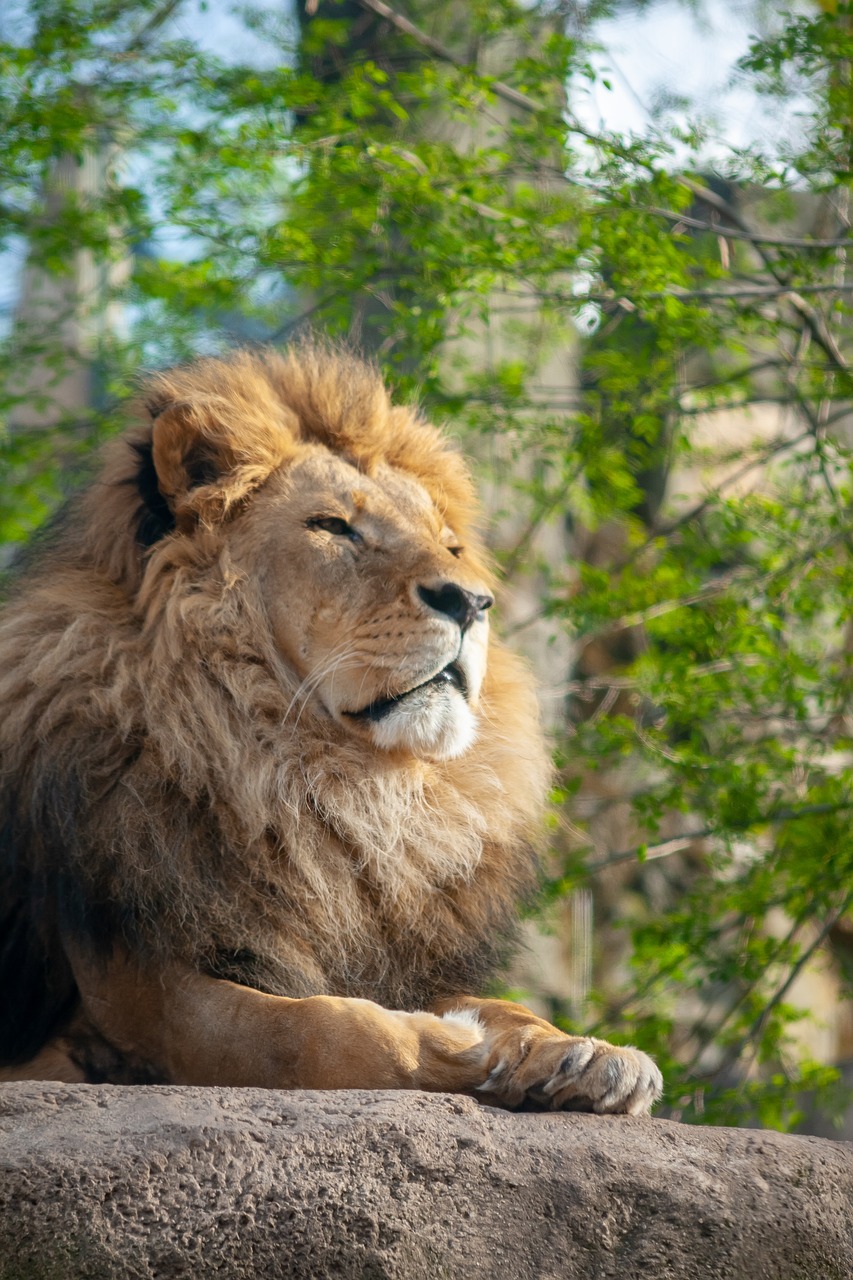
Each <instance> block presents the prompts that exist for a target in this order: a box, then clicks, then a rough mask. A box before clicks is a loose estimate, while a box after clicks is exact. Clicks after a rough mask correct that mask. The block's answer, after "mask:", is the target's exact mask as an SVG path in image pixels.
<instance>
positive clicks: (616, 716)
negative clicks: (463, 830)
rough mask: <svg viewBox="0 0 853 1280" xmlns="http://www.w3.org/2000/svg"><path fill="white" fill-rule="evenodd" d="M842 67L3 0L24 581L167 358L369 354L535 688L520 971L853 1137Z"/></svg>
mask: <svg viewBox="0 0 853 1280" xmlns="http://www.w3.org/2000/svg"><path fill="white" fill-rule="evenodd" d="M851 67H853V5H850V4H836V3H834V0H825V2H824V3H821V4H818V3H816V0H815V2H813V0H808V2H804V3H801V4H794V3H792V5H791V7H790V11H787V12H781V11H780V10H779V8H778V7H777V6H770V5H763V4H761V3H758V2H757V0H756V2H754V3H748V2H746V0H744V2H743V3H735V2H734V0H694V2H693V3H690V4H687V3H677V2H676V0H661V3H651V2H650V3H647V4H639V3H629V2H628V0H625V2H624V3H597V2H596V0H590V3H582V2H581V0H547V2H546V0H542V2H536V0H530V2H525V3H521V2H520V0H432V2H429V3H428V2H427V0H394V3H393V4H386V3H384V0H304V2H301V3H299V4H298V5H297V6H296V7H294V6H293V4H292V3H290V0H263V3H259V4H254V5H250V6H235V5H232V4H230V3H229V2H228V0H206V2H201V3H200V2H199V0H122V2H121V3H116V2H115V0H7V3H6V4H5V5H4V7H3V12H2V16H0V69H2V78H1V79H0V138H2V146H0V172H2V189H0V475H2V483H0V566H2V568H3V570H4V571H5V572H6V574H7V576H8V575H9V574H10V573H13V572H14V569H13V565H14V561H15V555H16V552H17V551H18V550H19V549H20V548H21V547H22V546H24V545H25V544H26V542H27V540H28V538H29V537H30V536H31V535H32V534H33V532H34V531H35V530H36V529H37V528H38V526H39V525H40V524H41V523H42V522H43V521H44V520H45V519H47V518H48V517H49V516H50V515H51V513H52V512H53V511H54V510H55V509H56V508H57V506H59V505H60V504H61V502H62V501H63V499H64V497H66V496H67V495H68V494H69V493H70V492H71V491H73V490H74V489H75V488H77V487H79V486H80V485H81V484H83V483H85V480H86V476H87V469H88V467H89V465H90V459H91V457H92V455H93V452H94V451H95V450H96V448H97V446H98V444H99V443H101V442H102V441H103V440H104V439H105V438H106V437H108V436H109V435H110V434H111V433H113V432H115V431H116V430H118V429H120V427H121V425H122V423H123V422H125V421H126V420H127V417H128V415H129V414H130V413H132V412H133V411H134V410H133V405H132V402H133V398H134V394H135V387H136V382H137V379H138V376H139V373H140V372H141V371H143V370H147V369H152V368H158V367H162V366H164V365H167V364H170V363H173V362H175V361H179V360H184V359H187V358H189V357H190V356H192V355H193V354H195V353H198V352H215V351H220V350H224V349H228V348H230V347H232V346H234V345H235V344H247V343H248V344H252V343H258V342H261V343H274V344H282V343H286V342H287V341H288V339H290V338H292V337H293V336H295V335H297V334H299V333H300V332H302V331H304V330H305V328H306V327H313V328H314V329H315V330H318V331H320V332H324V333H330V334H333V335H335V336H338V337H340V338H343V339H345V340H347V341H348V342H350V343H351V344H354V345H355V346H356V347H357V348H358V349H360V350H361V351H363V352H364V353H366V354H367V355H369V356H370V357H372V358H373V359H375V360H376V361H378V362H379V363H380V364H381V365H382V367H383V370H384V372H385V374H386V376H387V378H388V380H389V382H390V384H391V385H392V387H393V389H394V394H395V396H396V397H397V398H399V399H403V400H407V399H413V400H417V401H419V402H420V403H421V404H422V405H423V406H424V407H425V409H426V411H427V412H428V413H429V414H430V415H431V416H432V418H433V419H434V420H435V421H437V422H441V423H444V424H446V425H447V427H448V430H449V431H450V432H451V433H452V434H453V435H454V436H455V437H456V438H457V439H458V440H459V442H460V444H461V446H462V447H463V448H464V450H465V451H466V453H467V454H468V455H469V456H470V457H471V458H472V460H473V462H474V466H475V468H476V470H477V473H478V477H479V480H480V484H481V487H482V492H483V494H484V516H483V521H484V527H485V528H486V529H487V531H488V537H489V540H490V542H491V545H492V547H493V549H494V552H495V555H496V556H497V558H498V560H499V562H500V563H501V566H502V569H503V574H504V589H503V594H502V600H501V607H500V617H499V621H498V625H499V627H500V629H501V630H502V632H503V634H504V635H505V636H506V637H507V638H508V639H509V640H510V642H511V643H512V644H513V645H514V646H515V647H517V648H520V649H521V650H522V651H523V652H525V653H526V654H527V655H528V657H529V659H530V661H531V663H532V664H533V665H534V667H535V669H536V671H537V674H538V676H539V680H540V683H541V687H542V714H543V717H544V720H545V722H546V725H547V727H548V730H549V733H550V734H551V737H552V741H553V745H554V751H555V758H556V761H557V783H556V787H555V792H554V797H553V801H554V803H553V809H552V815H551V820H550V829H549V836H550V841H549V850H550V851H549V854H548V859H547V863H546V866H545V875H544V881H543V890H542V897H541V901H540V902H539V904H538V906H537V909H536V911H535V912H533V913H531V915H530V917H529V918H528V919H527V920H526V921H525V924H524V935H525V943H526V945H525V948H524V950H523V951H522V953H521V955H520V957H519V959H518V961H517V962H516V965H515V967H514V969H513V971H512V973H511V974H510V975H508V978H507V985H506V987H505V988H504V990H506V991H508V992H512V993H513V994H514V995H516V996H517V997H518V998H521V999H524V1000H525V1001H527V1002H528V1003H530V1004H531V1005H532V1006H533V1007H535V1008H536V1009H537V1010H538V1011H540V1012H542V1013H543V1014H545V1015H546V1016H548V1017H551V1018H552V1019H555V1020H556V1021H558V1022H559V1024H560V1025H562V1026H564V1027H565V1028H566V1029H575V1030H581V1029H583V1030H591V1031H594V1032H596V1033H597V1034H602V1035H607V1036H608V1037H610V1038H613V1039H616V1040H622V1041H626V1042H627V1041H630V1042H632V1043H635V1044H639V1045H641V1046H642V1047H644V1048H647V1049H649V1050H650V1051H651V1052H653V1053H654V1054H656V1056H657V1057H658V1060H659V1061H660V1062H661V1065H662V1067H663V1069H664V1075H665V1078H666V1080H667V1082H668V1090H667V1096H666V1099H665V1103H666V1111H665V1113H666V1114H670V1115H673V1116H675V1117H677V1118H680V1119H683V1120H690V1121H693V1122H710V1123H739V1124H758V1125H766V1126H773V1127H778V1128H788V1127H800V1128H805V1129H807V1130H808V1131H810V1132H821V1133H825V1134H827V1135H828V1136H838V1135H839V1134H841V1135H844V1134H846V1136H849V1137H853V1112H851V1107H850V1098H851V1094H850V1086H853V1017H852V1016H851V1004H850V981H851V977H853V835H851V830H853V773H851V764H853V702H851V698H852V697H853V681H851V675H853V622H851V616H850V615H851V611H850V601H851V598H853V522H852V521H851V469H850V461H851V453H850V449H851V444H853V419H852V418H851V400H853V376H851V369H850V360H851V358H853V342H851V326H850V304H851V296H853V274H851V271H850V269H849V267H848V256H849V252H850V249H851V248H853V231H851V216H853V211H852V210H851V208H850V187H851V179H852V178H853V71H851ZM839 1126H841V1127H840V1128H839Z"/></svg>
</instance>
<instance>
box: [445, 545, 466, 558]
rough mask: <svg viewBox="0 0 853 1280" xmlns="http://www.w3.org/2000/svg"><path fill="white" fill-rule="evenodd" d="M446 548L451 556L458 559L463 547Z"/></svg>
mask: <svg viewBox="0 0 853 1280" xmlns="http://www.w3.org/2000/svg"><path fill="white" fill-rule="evenodd" d="M447 550H448V551H449V552H450V554H451V555H452V556H456V559H457V560H458V559H459V557H460V556H461V555H462V552H463V551H464V550H465V548H464V547H448V548H447Z"/></svg>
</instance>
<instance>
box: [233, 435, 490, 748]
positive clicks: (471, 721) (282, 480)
mask: <svg viewBox="0 0 853 1280" xmlns="http://www.w3.org/2000/svg"><path fill="white" fill-rule="evenodd" d="M229 554H230V555H231V557H232V558H233V559H234V560H235V562H236V565H237V567H238V568H240V569H242V570H243V572H245V573H247V574H248V575H249V576H250V577H251V578H252V579H253V580H255V581H256V582H257V583H258V584H259V588H260V593H261V597H262V600H263V603H264V607H265V609H266V611H267V614H268V617H269V620H270V625H271V629H272V633H273V637H274V641H275V645H276V648H277V650H278V652H279V653H280V655H281V657H282V658H283V659H284V660H285V662H286V663H287V664H288V666H289V667H291V668H292V669H293V670H294V671H295V672H296V674H297V676H298V677H299V679H300V681H301V684H300V686H299V691H298V693H297V695H296V698H295V704H296V705H295V706H294V709H293V710H294V715H296V714H298V712H299V710H300V709H301V707H302V706H303V705H304V704H307V703H309V702H311V701H313V702H315V703H316V704H319V706H320V707H322V708H323V709H324V710H325V711H326V712H327V713H328V714H329V715H330V716H332V717H333V718H334V719H335V720H336V721H337V722H338V724H340V725H341V726H343V727H344V728H345V730H346V731H347V732H349V733H352V734H354V735H358V736H360V737H362V738H366V739H368V740H370V741H371V742H372V743H373V744H374V745H375V746H377V747H379V748H381V749H384V750H387V751H403V752H406V753H410V754H412V755H415V756H420V757H425V758H432V759H448V758H451V757H453V756H458V755H460V754H461V753H462V752H464V751H465V750H466V749H467V748H468V747H469V746H470V745H471V743H472V742H473V741H474V738H475V736H476V731H477V729H476V726H477V716H476V712H477V704H478V699H479V694H480V689H481V686H482V683H483V678H484V675H485V670H486V651H487V645H488V626H489V624H488V619H487V615H486V610H487V609H488V608H489V607H490V605H491V604H492V597H491V595H490V594H489V591H488V587H487V584H486V582H485V580H484V575H483V573H482V571H481V570H479V569H478V567H477V563H476V557H475V556H474V555H472V554H471V553H470V552H469V551H466V548H465V547H462V546H460V545H459V541H458V539H457V537H456V535H455V532H454V530H453V529H451V528H449V527H448V526H447V525H446V524H445V522H444V520H443V518H442V516H441V514H440V512H439V511H438V509H437V508H436V505H435V504H434V502H433V501H432V500H431V498H430V496H429V494H428V493H427V491H426V490H425V489H424V488H422V487H421V485H420V484H419V483H418V482H417V481H416V480H415V479H414V478H413V477H411V476H409V475H406V474H405V473H403V472H402V471H400V470H397V469H395V468H393V467H391V466H388V465H385V464H383V465H380V466H379V467H378V468H377V469H376V470H375V472H374V474H373V475H371V476H367V475H365V474H363V473H362V472H361V471H360V470H358V469H356V467H354V466H352V465H350V464H349V463H348V462H346V461H344V460H343V459H342V458H340V457H338V456H336V455H334V454H333V453H331V452H330V451H329V450H327V449H325V448H324V447H322V446H319V445H317V446H309V447H306V448H303V449H302V450H300V453H299V456H298V457H297V458H296V459H294V460H292V461H290V462H289V463H288V465H287V466H285V467H281V468H280V469H278V470H277V471H275V472H274V473H273V474H272V475H271V476H270V477H269V479H268V480H267V482H266V483H265V485H264V486H263V487H262V489H261V490H260V491H259V492H257V493H256V494H255V495H254V497H253V499H252V501H251V502H250V504H249V506H248V508H247V510H246V511H245V512H244V513H243V515H242V516H240V517H239V518H238V519H237V520H236V521H235V522H234V525H233V526H232V533H231V538H230V544H229Z"/></svg>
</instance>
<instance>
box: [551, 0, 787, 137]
mask: <svg viewBox="0 0 853 1280" xmlns="http://www.w3.org/2000/svg"><path fill="white" fill-rule="evenodd" d="M790 7H791V8H794V7H795V3H794V0H791V4H790ZM768 9H769V13H768ZM697 10H698V11H694V9H693V7H692V6H691V5H690V4H689V3H688V2H687V0H681V2H679V0H662V2H661V3H657V4H653V5H652V6H651V7H649V8H645V9H643V10H642V11H638V10H634V11H628V12H622V13H621V14H619V16H617V17H615V18H613V19H611V20H610V21H607V22H601V23H599V24H597V25H596V28H595V32H594V35H595V39H596V41H597V43H598V44H599V45H600V46H601V51H600V52H598V53H597V54H596V55H595V56H594V57H593V65H594V66H595V67H596V69H597V70H598V71H599V72H600V74H601V75H602V76H606V78H607V80H608V81H609V83H610V86H611V87H610V89H609V90H608V89H607V88H606V87H605V86H604V84H602V83H600V82H599V83H598V84H596V85H593V86H592V87H591V88H590V90H589V91H588V92H587V93H584V94H581V95H577V96H576V98H575V101H574V102H573V109H574V111H575V113H576V114H577V115H578V116H579V117H580V118H581V120H582V121H583V123H584V124H586V125H589V126H592V127H595V128H600V127H602V126H604V127H606V128H608V129H611V130H613V131H615V132H618V133H631V132H635V133H636V132H643V131H645V130H646V129H648V128H649V126H650V125H653V124H654V123H655V121H656V114H657V112H658V111H659V110H660V108H661V107H662V106H664V104H665V100H666V97H667V96H672V97H675V98H688V99H690V100H691V102H692V105H691V107H689V108H686V109H685V108H684V107H681V108H676V109H674V110H673V109H671V110H670V111H669V112H668V113H667V115H666V119H668V120H671V119H675V120H677V121H679V122H680V123H682V124H686V123H687V121H688V120H690V119H695V118H697V117H701V118H703V119H704V120H705V121H706V122H707V123H708V124H709V128H710V134H709V139H708V142H707V143H706V147H705V152H706V155H708V156H709V157H711V158H713V157H714V156H719V155H721V154H723V153H724V152H725V151H726V150H728V148H730V147H738V148H739V147H745V146H748V145H750V144H754V143H759V144H761V143H769V144H771V145H772V143H773V142H775V141H776V140H777V139H779V138H780V137H782V138H784V137H786V136H790V135H791V134H792V133H793V132H795V131H796V130H797V111H798V107H799V104H798V103H796V102H791V103H788V104H780V103H779V102H778V101H773V102H772V103H766V102H764V101H762V100H759V99H758V98H757V97H756V95H755V93H753V92H752V91H751V90H750V89H749V88H747V87H746V85H745V84H744V83H742V82H741V81H740V78H739V77H738V75H737V72H736V65H735V64H736V63H737V60H738V59H739V58H740V57H742V56H743V55H744V54H745V53H746V52H747V50H748V49H749V45H750V38H751V37H752V36H754V35H755V34H756V30H757V28H760V27H761V26H763V25H765V24H766V23H767V22H768V21H774V20H775V21H776V22H778V20H779V19H778V14H779V10H780V6H767V5H764V6H762V5H761V4H760V3H756V0H740V2H739V0H705V2H704V3H702V4H700V5H698V6H697ZM658 118H659V117H658Z"/></svg>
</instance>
